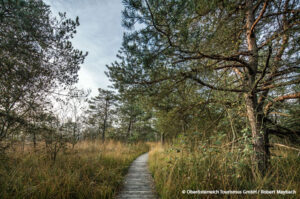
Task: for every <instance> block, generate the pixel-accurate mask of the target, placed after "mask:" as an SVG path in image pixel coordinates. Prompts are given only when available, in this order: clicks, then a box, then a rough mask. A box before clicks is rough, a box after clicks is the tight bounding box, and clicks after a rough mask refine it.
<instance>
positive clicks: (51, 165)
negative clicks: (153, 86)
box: [0, 141, 148, 199]
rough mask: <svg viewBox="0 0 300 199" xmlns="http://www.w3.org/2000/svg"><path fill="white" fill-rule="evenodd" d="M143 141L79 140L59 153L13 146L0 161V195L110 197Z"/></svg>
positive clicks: (143, 149) (145, 149)
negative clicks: (53, 154)
mask: <svg viewBox="0 0 300 199" xmlns="http://www.w3.org/2000/svg"><path fill="white" fill-rule="evenodd" d="M147 150H148V149H147V146H146V145H145V144H132V145H127V144H122V143H120V142H113V141H108V142H105V143H101V142H100V141H99V142H98V141H96V142H87V141H84V142H80V143H78V144H77V145H76V146H75V148H74V150H71V149H69V150H67V151H65V152H61V153H59V154H58V157H57V159H56V161H55V162H53V161H51V160H49V158H48V156H47V154H46V153H44V152H43V150H39V151H38V152H33V150H32V149H30V148H29V149H28V148H27V149H25V150H24V151H25V152H23V151H21V150H16V151H15V152H14V153H12V152H11V153H8V154H7V158H6V159H5V161H4V160H3V159H2V161H1V163H0V182H1V183H0V198H37V199H40V198H66V199H67V198H113V196H114V194H115V193H116V191H117V189H118V188H119V186H120V184H121V183H122V180H123V177H124V175H125V173H126V170H127V168H128V166H129V165H130V163H131V162H132V161H133V160H134V159H135V158H136V157H137V156H138V155H140V154H141V153H144V152H146V151H147Z"/></svg>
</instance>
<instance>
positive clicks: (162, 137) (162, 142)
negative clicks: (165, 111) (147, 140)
mask: <svg viewBox="0 0 300 199" xmlns="http://www.w3.org/2000/svg"><path fill="white" fill-rule="evenodd" d="M160 141H161V144H162V145H163V144H164V143H165V134H164V133H161V134H160Z"/></svg>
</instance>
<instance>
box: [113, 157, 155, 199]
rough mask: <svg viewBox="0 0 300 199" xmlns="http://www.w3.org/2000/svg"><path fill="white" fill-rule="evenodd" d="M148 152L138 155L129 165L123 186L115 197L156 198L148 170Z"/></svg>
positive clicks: (119, 198)
mask: <svg viewBox="0 0 300 199" xmlns="http://www.w3.org/2000/svg"><path fill="white" fill-rule="evenodd" d="M147 163H148V153H145V154H143V155H141V156H139V157H138V158H137V159H135V161H133V163H132V164H131V166H130V167H129V170H128V174H127V175H126V176H125V181H124V186H123V189H122V190H121V192H120V193H119V195H117V199H157V196H156V193H155V191H154V183H153V179H152V176H151V174H150V172H149V170H148V164H147Z"/></svg>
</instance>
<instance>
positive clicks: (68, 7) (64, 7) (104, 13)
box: [45, 0, 123, 95]
mask: <svg viewBox="0 0 300 199" xmlns="http://www.w3.org/2000/svg"><path fill="white" fill-rule="evenodd" d="M45 2H46V3H47V4H48V5H50V6H51V10H52V12H53V14H54V15H57V13H58V12H59V11H60V12H66V13H67V16H68V17H70V18H73V19H75V17H76V16H78V17H79V22H80V26H79V27H78V29H77V34H76V35H75V38H74V39H73V42H72V43H73V45H74V47H75V48H78V49H80V50H82V51H88V52H89V55H88V56H87V58H86V60H85V63H84V64H83V65H82V66H81V69H80V71H79V83H78V87H79V88H84V89H88V88H90V89H92V95H96V94H97V88H99V87H100V88H107V86H108V85H110V84H111V83H110V82H109V80H108V78H107V77H106V75H105V74H104V71H105V70H106V66H105V65H106V64H110V63H111V62H113V61H115V60H116V54H117V52H118V50H119V48H120V47H121V42H122V36H123V28H122V27H121V11H122V8H123V7H122V1H121V0H45Z"/></svg>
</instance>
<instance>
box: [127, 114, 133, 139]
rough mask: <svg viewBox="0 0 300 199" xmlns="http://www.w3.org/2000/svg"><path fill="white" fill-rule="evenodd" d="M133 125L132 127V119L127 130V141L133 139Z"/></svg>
mask: <svg viewBox="0 0 300 199" xmlns="http://www.w3.org/2000/svg"><path fill="white" fill-rule="evenodd" d="M131 125H132V119H131V117H130V120H129V124H128V129H127V141H128V140H129V138H130V137H131Z"/></svg>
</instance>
